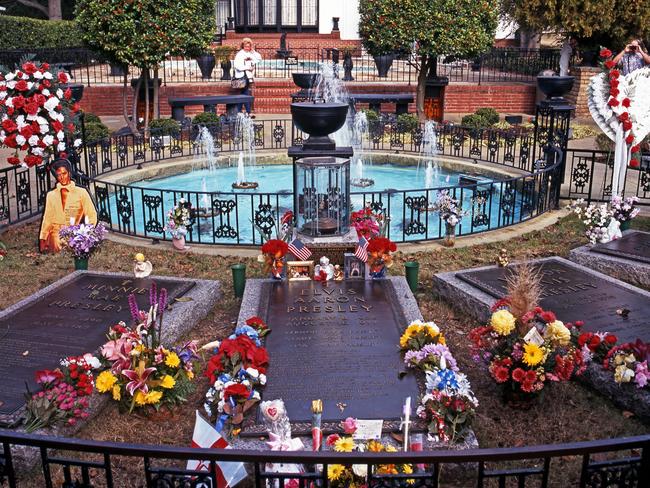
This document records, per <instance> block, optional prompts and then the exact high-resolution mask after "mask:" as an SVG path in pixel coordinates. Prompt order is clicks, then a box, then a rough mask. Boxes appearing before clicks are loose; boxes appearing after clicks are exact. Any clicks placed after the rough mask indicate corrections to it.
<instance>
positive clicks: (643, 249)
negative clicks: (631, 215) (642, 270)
mask: <svg viewBox="0 0 650 488" xmlns="http://www.w3.org/2000/svg"><path fill="white" fill-rule="evenodd" d="M591 250H592V251H593V252H599V253H602V254H609V255H610V256H616V257H619V258H625V259H631V260H633V261H640V262H642V263H650V233H648V232H639V231H634V232H629V233H626V234H625V235H624V236H623V237H622V238H620V239H616V240H615V241H611V242H608V243H606V244H598V245H596V246H594V247H592V248H591Z"/></svg>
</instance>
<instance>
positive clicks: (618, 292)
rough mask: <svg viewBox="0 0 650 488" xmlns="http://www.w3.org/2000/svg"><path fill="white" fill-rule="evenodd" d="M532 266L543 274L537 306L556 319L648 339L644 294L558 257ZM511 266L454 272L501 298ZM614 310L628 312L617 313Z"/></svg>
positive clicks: (625, 338) (648, 307)
mask: <svg viewBox="0 0 650 488" xmlns="http://www.w3.org/2000/svg"><path fill="white" fill-rule="evenodd" d="M535 266H536V267H537V268H538V269H540V271H541V273H542V275H543V278H542V299H541V303H540V306H541V307H542V308H544V309H547V310H551V311H553V312H555V314H556V315H557V317H558V319H559V320H562V321H563V322H575V321H576V320H582V321H584V323H585V325H584V330H586V331H592V332H595V331H608V332H611V333H613V334H616V335H617V336H618V338H619V341H620V342H629V341H635V340H636V339H637V338H640V339H642V340H644V341H650V320H648V317H649V316H650V300H648V298H647V296H646V295H643V294H642V293H637V292H635V291H634V290H633V289H630V288H627V287H625V286H623V285H622V284H619V283H617V282H616V281H615V280H613V279H605V278H602V277H600V276H597V275H595V274H592V273H589V272H587V271H584V270H582V269H580V268H578V267H575V266H571V265H570V264H566V263H565V262H562V261H560V260H555V259H549V260H545V261H541V262H538V263H537V264H536V265H535ZM512 270H513V268H512V267H510V268H489V269H484V270H479V271H467V272H461V273H456V276H457V277H458V278H460V279H462V280H463V281H465V282H467V283H470V284H471V285H473V286H475V287H476V288H479V289H480V290H483V291H485V292H486V293H489V294H490V295H492V296H493V297H495V298H501V297H503V296H505V294H506V276H507V273H511V272H512ZM618 310H628V311H629V312H628V313H627V314H620V313H617V311H618Z"/></svg>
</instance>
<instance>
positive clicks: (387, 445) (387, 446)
mask: <svg viewBox="0 0 650 488" xmlns="http://www.w3.org/2000/svg"><path fill="white" fill-rule="evenodd" d="M385 449H386V452H397V448H396V447H393V446H391V445H390V444H386V447H385Z"/></svg>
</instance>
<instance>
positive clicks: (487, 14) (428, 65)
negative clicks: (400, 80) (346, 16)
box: [359, 0, 499, 118]
mask: <svg viewBox="0 0 650 488" xmlns="http://www.w3.org/2000/svg"><path fill="white" fill-rule="evenodd" d="M498 10H499V2H498V0H360V2H359V12H360V17H361V19H360V22H359V34H360V36H361V39H362V42H363V45H364V47H365V48H366V49H367V50H368V52H369V53H370V54H372V55H373V56H375V55H381V54H389V53H395V52H399V53H402V54H408V53H413V50H415V54H416V55H417V57H416V60H415V61H413V62H414V63H415V64H416V68H417V70H418V87H417V102H416V103H417V111H418V116H419V117H420V118H422V117H423V114H424V90H425V86H426V80H427V78H434V77H436V76H437V58H438V56H440V55H444V54H453V55H455V56H458V57H461V58H472V57H475V56H477V55H478V54H480V53H481V52H484V51H486V50H488V49H489V48H490V47H491V46H492V44H493V43H494V34H495V32H496V27H497V16H498Z"/></svg>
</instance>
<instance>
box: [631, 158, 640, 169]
mask: <svg viewBox="0 0 650 488" xmlns="http://www.w3.org/2000/svg"><path fill="white" fill-rule="evenodd" d="M639 166H640V164H639V160H638V159H636V158H632V159H630V168H638V167H639Z"/></svg>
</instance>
